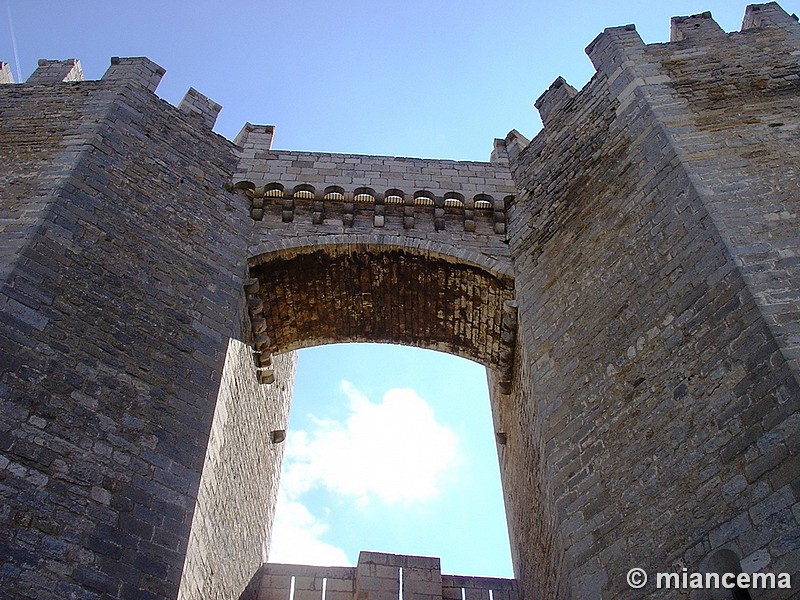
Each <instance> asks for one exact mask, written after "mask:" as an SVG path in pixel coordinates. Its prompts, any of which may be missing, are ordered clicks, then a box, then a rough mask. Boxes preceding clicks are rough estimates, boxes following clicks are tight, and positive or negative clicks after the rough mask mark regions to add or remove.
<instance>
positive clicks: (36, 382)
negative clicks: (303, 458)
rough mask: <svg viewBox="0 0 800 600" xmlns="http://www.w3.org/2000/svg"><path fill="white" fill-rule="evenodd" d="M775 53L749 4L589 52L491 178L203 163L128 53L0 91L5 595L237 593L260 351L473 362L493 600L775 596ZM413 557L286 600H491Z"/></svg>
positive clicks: (194, 109) (214, 142)
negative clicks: (575, 79)
mask: <svg viewBox="0 0 800 600" xmlns="http://www.w3.org/2000/svg"><path fill="white" fill-rule="evenodd" d="M799 39H800V28H798V25H797V23H796V21H795V20H794V19H792V18H791V17H790V16H789V15H787V14H786V13H785V12H783V11H782V10H781V9H780V8H779V7H778V6H777V5H775V4H765V5H754V6H751V7H749V8H748V9H747V13H746V15H745V19H744V29H743V31H741V32H736V33H730V34H727V33H725V32H723V31H722V30H720V28H719V27H718V26H717V25H716V24H715V23H714V22H713V21H712V20H711V18H710V16H709V15H707V14H701V15H694V16H690V17H680V18H676V19H674V20H673V22H672V40H673V41H672V42H670V43H667V44H653V45H649V46H647V45H645V44H644V43H643V42H642V41H641V39H640V38H639V36H638V35H637V34H636V31H635V29H634V28H633V26H625V27H618V28H613V29H609V30H606V31H605V32H604V33H603V34H601V35H600V36H599V37H598V38H597V39H596V40H595V41H594V42H592V44H591V45H590V46H589V48H588V53H589V55H590V58H591V59H592V61H593V62H594V64H595V66H596V68H597V71H598V72H597V74H596V76H595V77H594V78H593V79H592V80H591V81H590V82H589V83H588V84H587V85H586V86H585V87H584V89H582V90H580V91H578V90H575V89H574V88H572V87H571V86H569V84H567V83H566V82H565V81H564V80H563V79H559V80H557V81H556V82H555V83H554V84H553V86H551V88H550V89H549V90H548V91H546V92H545V94H544V95H543V96H542V97H541V98H540V99H539V100H538V101H537V103H536V105H537V107H539V109H540V111H541V114H542V119H543V122H544V124H545V127H544V130H543V131H542V132H541V133H540V134H539V135H538V136H537V137H536V138H535V139H534V140H533V141H531V142H530V143H528V141H527V140H525V139H524V138H523V137H522V136H520V135H519V134H518V133H517V132H515V131H512V132H511V133H509V135H508V136H507V137H506V139H505V140H498V141H496V143H495V147H494V152H493V153H492V160H491V162H489V163H460V162H454V161H424V160H420V159H398V158H391V157H357V156H352V155H330V154H316V153H294V152H288V151H273V150H272V149H271V138H272V132H273V129H272V127H270V126H257V125H247V126H245V128H244V129H243V131H242V133H241V134H240V135H239V136H238V137H237V139H236V141H235V142H234V143H231V142H229V141H227V140H224V139H222V138H220V137H219V136H216V135H214V134H213V133H212V132H210V131H209V129H208V127H209V126H210V124H211V123H213V119H214V117H215V115H216V111H217V105H215V104H214V103H213V102H212V101H210V100H208V99H207V98H205V97H203V96H202V95H201V94H199V93H196V92H190V93H189V94H187V97H186V98H185V100H184V101H183V102H182V104H181V107H179V108H175V107H172V106H170V105H168V104H166V103H165V102H163V101H161V100H159V99H158V98H156V96H155V95H154V94H153V93H152V92H153V90H155V88H156V86H157V84H158V81H159V79H160V78H161V76H162V75H163V73H164V70H163V69H162V68H161V67H159V66H158V65H155V64H154V63H152V62H151V61H149V60H148V59H146V58H120V59H112V65H111V67H110V68H109V70H108V71H107V73H106V75H105V76H104V78H103V80H101V81H99V82H81V81H63V80H64V79H65V78H66V79H69V78H70V77H69V74H70V73H72V72H73V70H74V67H75V66H76V64H77V63H76V62H74V61H73V62H72V63H69V61H67V62H66V63H65V62H58V61H44V64H42V65H41V67H40V69H41V72H40V73H39V76H38V77H39V78H40V79H42V81H41V83H35V81H36V79H34V82H31V83H26V84H8V85H3V86H0V114H2V120H0V163H2V165H3V169H2V170H1V171H0V210H2V218H1V219H0V284H1V285H2V288H0V319H2V324H3V327H2V328H0V365H2V373H1V374H0V402H1V403H2V404H1V405H0V451H2V455H0V497H2V504H0V556H2V567H0V578H2V582H3V593H4V594H5V595H6V596H8V597H12V598H41V599H45V600H47V599H49V598H64V597H75V598H81V599H97V598H137V599H145V600H147V599H152V598H163V599H166V598H170V599H173V598H176V597H177V596H178V593H179V589H180V590H181V597H182V598H187V599H189V598H193V599H194V598H214V599H223V598H226V599H230V598H238V597H239V595H240V594H242V591H243V590H244V589H245V584H246V582H247V580H248V578H249V577H250V575H251V574H252V573H253V571H254V569H255V567H256V565H257V564H258V562H259V561H261V560H263V559H264V551H263V548H264V546H265V544H266V543H267V540H268V537H269V526H270V525H269V522H270V518H271V513H272V510H273V509H274V494H275V485H276V481H277V479H276V478H277V473H278V472H279V463H280V448H275V447H273V446H272V445H271V444H270V443H269V442H268V439H267V433H268V432H270V431H271V430H273V429H274V428H280V426H282V425H283V424H284V423H285V422H286V421H285V417H286V411H287V410H288V397H289V395H290V387H291V378H292V373H293V366H292V364H293V363H292V360H293V359H292V357H291V356H284V355H281V353H282V352H286V351H288V350H292V349H294V348H300V347H304V346H307V345H311V344H317V343H324V342H332V341H354V340H363V339H369V340H380V341H390V342H397V343H406V344H412V345H416V346H422V347H432V348H438V349H443V350H446V351H449V352H454V353H457V354H461V355H463V356H467V357H470V358H473V359H475V360H479V361H481V362H483V363H484V364H485V365H486V366H487V367H488V375H489V380H490V390H491V396H492V410H493V416H494V420H495V427H496V431H497V441H498V453H499V456H500V463H501V473H502V479H503V486H504V494H505V500H506V506H507V513H508V520H509V535H510V538H511V546H512V554H513V559H514V564H515V572H516V574H517V578H518V583H517V584H516V585H517V593H518V594H519V596H520V597H522V598H526V599H533V598H586V599H593V598H599V597H604V598H612V597H644V596H647V597H650V596H653V597H658V595H659V594H658V593H657V592H656V590H655V589H654V588H653V587H652V586H648V587H647V588H645V589H644V590H641V591H639V592H635V591H632V590H630V589H628V587H627V585H626V583H625V574H626V573H627V571H628V569H630V568H631V567H632V566H640V567H644V568H645V569H647V570H648V571H649V572H650V573H655V572H658V571H666V570H671V569H674V570H680V569H681V568H682V567H683V566H685V567H687V568H688V569H689V570H691V571H698V570H701V569H703V568H710V567H708V565H712V564H717V563H720V560H718V559H719V557H720V556H724V557H725V560H726V561H727V562H725V564H734V566H735V563H736V562H737V561H738V562H739V564H740V566H741V568H743V569H746V570H747V569H749V570H755V569H762V570H766V571H771V572H781V571H789V572H792V573H793V577H794V578H795V585H796V582H797V578H798V577H800V575H799V574H798V573H797V572H796V571H797V569H798V565H800V555H799V553H800V550H799V549H798V539H800V537H799V536H798V532H800V525H799V524H798V519H800V503H798V495H800V481H798V474H800V466H799V465H798V459H797V453H798V449H799V448H800V446H798V440H799V439H800V437H798V430H799V429H800V427H799V426H800V414H798V403H800V364H799V363H798V361H799V360H800V354H799V352H800V330H798V320H799V318H800V296H799V295H798V290H800V281H799V280H798V279H799V277H798V276H799V275H800V227H798V211H799V210H800V207H798V198H800V189H798V179H797V174H798V165H799V164H800V141H799V138H798V136H797V131H798V127H800V123H798V115H799V114H800V100H799V99H800V93H798V92H800V90H799V89H798V85H800V83H798V82H800V72H799V71H798V61H797V57H798V56H799V55H800V42H799V41H798V40H799ZM70 64H71V65H72V66H70ZM67 67H69V68H67ZM2 73H4V75H3V76H2V79H3V80H4V81H6V82H10V81H11V77H10V72H9V70H8V69H7V68H3V69H2ZM72 78H73V79H77V76H76V77H72ZM512 181H513V184H512ZM332 316H333V317H334V318H332ZM248 348H249V349H248ZM226 356H227V361H226ZM250 361H252V363H251V362H250ZM257 381H260V382H262V383H268V384H269V385H266V386H261V387H259V386H257V385H256V382H257ZM272 381H274V383H269V382H272ZM209 440H210V443H209ZM204 457H205V463H204ZM256 471H257V472H258V479H256V478H254V477H251V476H250V474H252V473H255V472H256ZM245 473H247V474H248V477H244V476H243V475H244V474H245ZM201 474H202V477H201ZM198 490H199V491H198ZM196 503H197V507H196V508H195V504H196ZM193 514H196V518H194V521H192V517H193ZM237 527H238V529H237ZM187 549H188V550H187ZM387 556H388V557H389V558H387ZM731 557H733V558H731ZM413 560H414V559H412V558H409V557H394V558H392V557H391V555H373V554H365V555H364V561H363V565H361V566H360V567H359V568H358V569H356V570H354V571H348V570H333V571H324V572H323V571H320V570H315V568H311V567H292V568H293V569H294V568H296V569H300V570H299V571H297V575H296V576H295V592H296V593H297V594H299V596H296V597H298V598H300V597H303V598H305V597H309V598H311V597H318V596H319V594H320V593H321V589H318V588H317V587H315V586H318V584H319V581H318V580H319V577H320V573H323V574H322V575H321V577H322V578H323V579H325V578H328V579H330V581H331V585H334V583H335V584H336V585H339V584H341V585H342V589H340V590H334V589H333V588H331V591H330V594H334V591H336V593H337V594H338V593H339V592H341V594H339V597H338V598H337V597H335V596H333V595H331V596H328V597H330V598H334V600H340V598H341V600H344V598H347V597H348V595H347V594H350V596H349V597H352V594H353V593H356V594H358V593H362V592H363V593H365V594H367V596H368V597H370V598H378V597H384V596H386V597H392V598H396V597H397V592H398V589H397V586H399V579H396V576H399V569H400V568H401V567H402V568H403V569H404V573H405V569H409V580H408V582H409V586H410V587H409V590H411V589H412V588H413V589H414V593H419V594H421V595H422V597H436V598H438V597H440V596H441V597H442V598H443V599H444V598H451V597H453V595H454V594H457V593H459V592H460V590H459V591H456V590H457V589H458V588H459V586H460V587H461V588H464V593H465V594H468V595H472V596H474V595H475V594H480V593H481V592H485V591H486V590H487V589H493V590H494V588H493V587H491V585H494V583H491V582H489V583H487V582H483V581H478V580H476V582H473V583H475V585H474V586H473V583H470V581H471V580H470V579H469V578H455V577H448V576H442V575H441V573H438V571H437V569H436V568H435V566H431V565H430V564H427V563H426V564H424V565H423V564H422V563H420V564H417V563H414V562H413ZM425 560H432V559H425ZM731 560H733V563H731ZM398 561H399V562H398ZM404 561H405V562H404ZM400 563H402V564H400ZM412 563H413V564H412ZM287 568H288V567H276V566H270V565H267V566H264V567H262V568H261V569H260V570H259V571H258V574H257V575H256V577H255V578H254V579H252V580H251V582H250V585H249V586H247V589H246V591H245V596H246V595H247V594H250V593H251V592H253V590H254V589H257V587H258V586H260V585H261V584H262V583H263V582H264V581H267V583H265V584H264V585H267V586H273V587H274V586H278V587H279V588H280V589H281V590H282V591H281V594H284V592H285V591H286V589H285V588H283V587H280V586H284V585H285V584H286V576H287V575H288V576H289V580H291V575H290V574H289V573H288V571H285V569H287ZM270 569H273V570H274V572H270ZM281 569H284V571H281ZM303 569H306V570H303ZM359 569H361V572H360V573H359ZM437 573H438V575H437ZM367 575H368V577H367ZM417 576H418V577H417ZM359 577H361V583H357V582H358V581H359ZM437 577H438V579H437ZM370 578H372V579H375V581H368V579H370ZM279 580H280V581H279ZM181 581H182V582H183V583H182V585H181ZM348 582H352V583H348ZM430 584H433V587H436V586H437V585H439V586H440V587H441V590H438V589H433V587H431V585H430ZM484 584H486V585H487V586H490V587H488V588H487V587H482V586H484ZM325 585H327V583H326V584H325ZM348 585H350V587H349V588H348V587H347V586H348ZM509 585H510V586H511V588H512V589H509V588H500V589H498V592H497V593H498V594H499V595H498V596H495V597H496V598H498V600H500V599H503V600H506V598H511V597H512V594H511V592H512V591H513V587H514V584H513V583H512V584H509ZM470 586H472V587H470ZM417 588H419V589H417ZM473 588H474V589H473ZM276 589H277V588H276ZM477 590H481V592H478V591H477ZM506 592H508V593H507V594H506ZM795 593H796V592H795ZM437 594H438V595H437ZM503 594H506V595H503ZM791 595H792V592H791V591H789V592H787V591H783V592H781V591H775V592H774V593H772V594H771V597H775V598H787V597H791ZM284 596H285V594H284ZM284 596H280V597H284ZM255 597H259V596H255ZM266 597H269V598H272V597H273V596H270V595H267V596H266ZM662 597H668V595H667V594H666V593H664V592H662Z"/></svg>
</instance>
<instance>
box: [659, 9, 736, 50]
mask: <svg viewBox="0 0 800 600" xmlns="http://www.w3.org/2000/svg"><path fill="white" fill-rule="evenodd" d="M724 35H727V34H726V33H725V32H724V31H723V30H722V27H720V26H719V24H718V23H717V22H716V21H715V20H714V18H713V17H712V16H711V13H710V12H708V11H706V12H704V13H700V14H698V15H692V16H689V17H672V20H671V21H670V32H669V41H670V42H680V41H683V40H689V41H708V40H710V39H713V38H714V37H720V36H724Z"/></svg>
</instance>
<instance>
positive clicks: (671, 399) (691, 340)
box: [492, 4, 800, 598]
mask: <svg viewBox="0 0 800 600" xmlns="http://www.w3.org/2000/svg"><path fill="white" fill-rule="evenodd" d="M753 14H759V15H761V17H760V18H759V19H758V24H759V27H757V28H748V29H746V30H744V31H742V32H741V33H732V34H724V33H723V32H721V31H720V30H719V28H718V27H717V26H716V24H714V23H713V21H711V19H710V16H708V15H700V16H697V17H692V18H682V19H676V20H675V21H674V22H673V36H674V40H675V41H673V42H672V43H668V44H654V45H651V46H645V45H644V44H643V43H642V41H641V39H640V38H639V37H638V35H637V34H636V32H635V29H634V28H633V27H632V26H627V27H620V28H614V29H609V30H606V31H605V32H604V33H603V34H602V35H601V36H599V37H598V38H597V39H596V40H595V41H594V42H593V43H592V44H591V45H590V46H589V48H588V49H587V52H588V53H589V56H590V58H591V59H592V61H593V62H594V64H595V66H596V68H597V70H598V73H597V75H596V76H595V77H594V78H593V79H592V81H590V82H589V84H587V86H586V87H585V88H584V89H583V90H581V91H580V92H577V91H576V90H574V89H573V88H571V87H570V86H569V85H568V84H567V83H566V82H564V81H563V80H558V81H556V83H555V84H554V85H553V87H551V89H550V90H548V92H547V93H546V94H545V95H544V96H543V97H542V98H540V100H539V101H538V102H537V106H538V107H539V109H540V111H541V113H542V118H543V121H544V130H543V131H542V132H541V133H540V134H539V135H538V136H537V137H536V138H535V139H534V140H533V141H532V143H531V144H530V145H529V146H528V147H527V148H526V149H524V150H523V151H522V152H520V153H519V154H518V155H517V156H516V157H515V160H514V161H513V173H514V176H515V180H516V182H517V186H518V188H519V195H518V197H517V200H516V201H515V203H514V204H513V206H512V207H511V209H510V211H509V224H510V227H509V236H510V246H511V252H512V257H513V260H514V264H515V267H516V269H517V272H518V274H517V279H516V281H517V296H518V299H519V302H520V305H519V337H518V346H517V363H516V365H515V369H516V372H515V384H514V390H513V394H512V395H511V396H508V397H506V396H503V395H502V394H500V393H499V392H498V391H494V392H493V394H492V395H493V403H494V405H495V407H494V411H495V419H496V421H497V427H498V429H499V430H501V431H503V432H505V434H506V436H505V442H506V443H505V446H502V447H501V449H500V455H501V465H502V469H501V470H502V472H503V485H504V491H505V495H506V502H507V507H508V513H509V522H510V530H511V536H512V547H513V554H514V559H515V565H516V573H517V577H518V579H519V582H520V589H521V590H524V594H525V597H531V598H536V597H548V598H556V597H563V598H570V597H571V598H597V597H600V596H601V595H602V596H603V597H616V596H618V595H622V594H625V593H627V594H630V590H629V588H628V586H627V584H626V581H625V574H626V573H627V571H628V569H630V568H632V567H634V566H639V567H643V568H645V569H646V570H647V571H648V572H650V573H651V574H652V573H655V572H657V571H670V570H678V571H680V569H681V568H682V567H683V566H686V567H687V568H688V569H689V570H690V571H701V570H702V569H703V568H704V565H707V564H708V562H709V557H710V556H711V555H712V554H713V553H714V552H715V551H719V550H721V549H726V550H730V551H731V552H733V553H735V555H736V556H738V558H739V559H740V560H741V567H742V568H744V569H749V570H766V571H772V572H782V571H786V572H793V573H794V578H795V580H796V579H797V577H798V574H797V565H798V564H800V559H798V552H800V549H798V546H797V531H798V521H797V512H796V511H797V508H798V504H797V500H798V495H799V494H800V490H799V489H798V487H797V486H798V477H797V475H798V473H800V468H798V461H797V451H798V447H797V433H796V432H797V423H798V405H799V403H800V387H799V386H798V374H799V373H798V369H797V367H796V365H797V363H796V358H797V357H796V346H795V344H796V341H797V338H796V332H795V330H796V324H797V315H798V314H800V313H798V295H797V290H798V289H800V281H798V271H797V258H796V257H797V256H798V249H800V235H798V231H800V229H798V227H797V218H798V217H797V215H798V204H797V202H798V197H800V195H798V184H797V179H796V177H795V175H796V172H797V168H798V166H800V161H798V156H800V155H798V150H800V146H799V145H798V138H797V136H796V128H797V126H798V117H797V115H798V114H800V102H798V98H800V95H799V94H798V87H797V86H798V83H797V82H798V73H797V61H796V55H797V53H798V26H797V24H796V22H794V20H793V19H791V18H790V17H788V16H787V15H786V14H785V13H783V12H782V11H781V10H780V8H779V7H777V5H774V4H773V5H762V6H760V7H751V8H750V9H748V17H746V19H745V23H746V24H747V23H750V24H754V23H755V22H756V20H755V19H754V18H753V17H752V15H753ZM792 132H795V133H792ZM793 332H794V333H793ZM793 510H794V511H795V512H793ZM532 550H533V552H531V551H532ZM640 594H641V595H642V596H647V597H659V592H657V591H656V590H655V588H654V586H652V585H651V586H649V587H648V588H646V589H644V590H642V591H641V592H640ZM660 594H661V595H662V596H660V597H670V596H669V592H665V591H661V592H660ZM791 595H792V592H791V591H787V590H783V591H776V592H771V596H770V597H775V598H784V597H786V598H788V597H790V596H791Z"/></svg>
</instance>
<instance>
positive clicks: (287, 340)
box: [245, 243, 516, 384]
mask: <svg viewBox="0 0 800 600" xmlns="http://www.w3.org/2000/svg"><path fill="white" fill-rule="evenodd" d="M248 266H249V275H250V277H251V279H250V280H249V283H248V284H247V286H246V288H245V289H246V293H247V297H248V311H249V316H250V322H251V325H252V334H253V340H254V348H255V351H256V353H257V354H258V356H257V363H258V365H259V367H260V369H261V371H262V380H263V381H264V382H266V383H270V382H271V381H272V376H271V373H270V372H269V367H270V360H271V358H270V357H271V355H273V354H280V353H283V352H289V351H292V350H298V349H301V348H306V347H310V346H317V345H322V344H331V343H337V342H376V343H392V344H401V345H406V346H414V347H417V348H427V349H431V350H439V351H441V352H446V353H449V354H454V355H456V356H460V357H462V358H467V359H470V360H473V361H475V362H477V363H480V364H482V365H484V366H485V367H487V368H488V369H490V370H492V371H494V372H495V377H496V379H497V380H498V381H500V382H501V384H502V382H509V381H510V379H511V369H512V366H513V354H514V345H515V342H516V339H515V337H516V303H515V301H514V280H513V278H512V277H511V276H510V274H508V273H506V272H503V271H500V270H494V269H491V268H487V266H485V265H483V264H480V263H478V262H473V261H470V260H466V259H464V258H463V257H460V256H457V255H455V256H454V255H453V254H448V253H447V252H443V251H439V250H434V249H431V248H430V247H427V248H426V247H424V246H423V245H422V244H419V243H417V244H408V245H400V244H391V243H383V244H375V243H373V244H348V243H345V244H335V243H334V244H331V243H327V244H320V245H307V246H296V247H289V248H285V249H282V250H280V251H273V252H270V253H265V254H261V255H258V256H256V257H254V258H252V259H251V260H250V261H249V265H248Z"/></svg>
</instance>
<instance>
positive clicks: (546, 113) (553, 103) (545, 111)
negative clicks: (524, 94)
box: [534, 77, 578, 127]
mask: <svg viewBox="0 0 800 600" xmlns="http://www.w3.org/2000/svg"><path fill="white" fill-rule="evenodd" d="M577 93H578V91H577V90H576V89H575V88H574V87H572V86H571V85H570V84H568V83H567V81H566V80H565V79H564V78H563V77H558V78H557V79H556V80H555V81H554V82H553V83H552V84H551V85H550V87H549V88H548V89H547V91H546V92H545V93H544V94H542V95H541V96H539V98H538V100H536V102H535V103H534V106H535V107H536V109H537V110H538V111H539V116H540V117H541V119H542V124H543V125H544V126H545V127H547V124H548V122H549V121H550V119H551V116H552V115H553V114H554V113H556V112H557V111H559V110H562V109H563V108H564V105H565V104H566V103H567V102H568V101H569V100H570V99H572V98H574V97H575V96H576V95H577Z"/></svg>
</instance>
